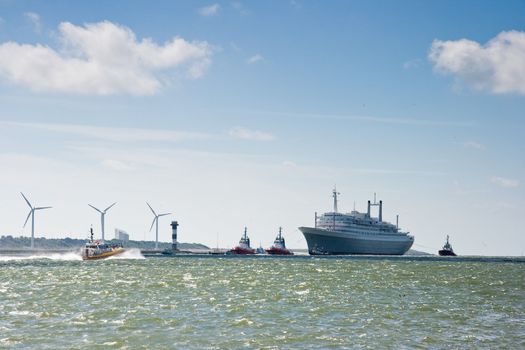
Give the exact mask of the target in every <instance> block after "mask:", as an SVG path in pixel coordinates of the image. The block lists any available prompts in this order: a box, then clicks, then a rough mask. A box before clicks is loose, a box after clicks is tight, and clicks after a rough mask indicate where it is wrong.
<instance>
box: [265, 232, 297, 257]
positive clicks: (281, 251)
mask: <svg viewBox="0 0 525 350" xmlns="http://www.w3.org/2000/svg"><path fill="white" fill-rule="evenodd" d="M281 231H282V228H281V227H279V234H278V235H277V237H276V238H275V241H273V245H272V246H271V247H270V248H268V249H266V253H268V254H271V255H293V253H292V251H290V250H289V249H287V248H286V245H285V243H284V238H283V235H282V234H281Z"/></svg>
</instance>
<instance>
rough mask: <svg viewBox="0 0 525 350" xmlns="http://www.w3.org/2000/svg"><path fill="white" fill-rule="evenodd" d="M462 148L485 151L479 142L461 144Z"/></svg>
mask: <svg viewBox="0 0 525 350" xmlns="http://www.w3.org/2000/svg"><path fill="white" fill-rule="evenodd" d="M463 146H464V147H465V148H473V149H479V150H484V149H485V146H484V145H482V144H481V143H479V142H476V141H467V142H465V143H464V144H463Z"/></svg>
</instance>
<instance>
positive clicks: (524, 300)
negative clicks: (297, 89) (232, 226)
mask: <svg viewBox="0 0 525 350" xmlns="http://www.w3.org/2000/svg"><path fill="white" fill-rule="evenodd" d="M137 257H138V256H137V255H136V254H135V255H133V254H132V255H130V256H127V257H126V259H117V260H105V261H80V260H78V256H75V255H69V256H60V255H54V256H49V257H48V258H34V257H33V258H30V259H27V258H26V259H12V258H5V257H4V258H3V260H2V259H0V348H14V349H24V348H31V349H120V348H124V349H141V348H142V349H169V348H173V349H238V348H249V349H252V348H263V349H308V348H310V349H321V348H322V349H326V348H334V349H336V348H341V349H343V348H351V349H360V348H368V349H403V348H418V349H426V348H432V349H434V348H436V349H439V348H442V349H451V348H455V349H483V348H487V349H489V348H490V349H494V348H500V349H524V348H525V264H523V263H501V262H468V261H463V262H457V261H455V262H450V261H442V260H435V261H417V260H416V261H414V260H410V259H397V260H389V259H379V260H376V259H324V258H315V259H313V258H307V257H304V258H300V257H296V258H288V259H286V258H199V257H176V258H148V259H131V258H137Z"/></svg>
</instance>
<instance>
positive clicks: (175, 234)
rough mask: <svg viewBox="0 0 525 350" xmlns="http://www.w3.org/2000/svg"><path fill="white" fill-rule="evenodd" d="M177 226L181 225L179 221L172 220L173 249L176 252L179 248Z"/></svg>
mask: <svg viewBox="0 0 525 350" xmlns="http://www.w3.org/2000/svg"><path fill="white" fill-rule="evenodd" d="M177 226H179V224H178V222H177V221H172V222H171V251H172V252H173V253H176V252H177V251H178V249H177Z"/></svg>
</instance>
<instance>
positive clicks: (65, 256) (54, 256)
mask: <svg viewBox="0 0 525 350" xmlns="http://www.w3.org/2000/svg"><path fill="white" fill-rule="evenodd" d="M41 259H48V260H57V261H74V260H82V256H81V255H80V253H79V252H66V253H48V254H46V253H42V254H34V255H0V261H17V260H41Z"/></svg>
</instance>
